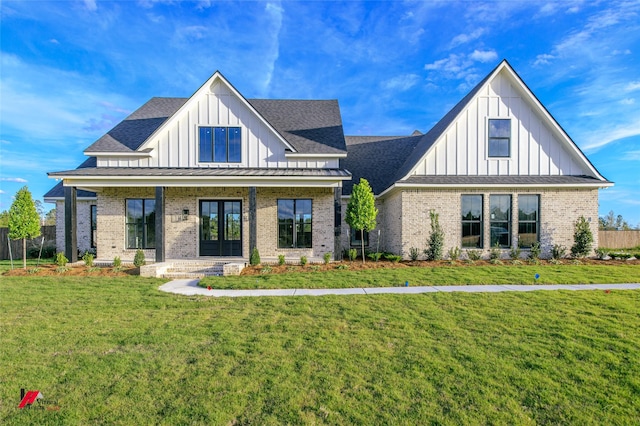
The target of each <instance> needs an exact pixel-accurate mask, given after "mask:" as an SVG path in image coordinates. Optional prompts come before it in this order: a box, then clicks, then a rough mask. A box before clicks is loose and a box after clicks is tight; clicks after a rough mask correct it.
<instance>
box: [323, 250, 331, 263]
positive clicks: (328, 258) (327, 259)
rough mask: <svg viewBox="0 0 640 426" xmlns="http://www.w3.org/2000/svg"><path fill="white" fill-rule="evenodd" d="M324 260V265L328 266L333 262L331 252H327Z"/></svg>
mask: <svg viewBox="0 0 640 426" xmlns="http://www.w3.org/2000/svg"><path fill="white" fill-rule="evenodd" d="M322 260H324V264H325V265H328V264H329V262H331V252H327V253H325V254H324V255H323V256H322Z"/></svg>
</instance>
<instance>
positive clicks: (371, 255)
mask: <svg viewBox="0 0 640 426" xmlns="http://www.w3.org/2000/svg"><path fill="white" fill-rule="evenodd" d="M367 257H368V258H369V259H371V260H373V261H374V262H377V261H378V260H380V257H382V253H380V252H376V253H369V254H368V255H367Z"/></svg>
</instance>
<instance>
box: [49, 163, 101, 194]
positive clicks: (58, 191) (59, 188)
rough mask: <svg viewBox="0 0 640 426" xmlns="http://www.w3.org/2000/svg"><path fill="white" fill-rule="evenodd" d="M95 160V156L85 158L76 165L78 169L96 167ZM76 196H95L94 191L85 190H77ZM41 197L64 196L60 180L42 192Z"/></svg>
mask: <svg viewBox="0 0 640 426" xmlns="http://www.w3.org/2000/svg"><path fill="white" fill-rule="evenodd" d="M96 163H97V160H96V158H95V157H89V158H87V159H86V160H85V161H84V162H83V163H82V164H80V165H79V166H78V169H84V168H91V167H96ZM76 195H77V197H78V198H95V197H96V193H95V192H91V191H85V190H82V189H80V190H78V192H77V194H76ZM43 198H64V186H63V185H62V182H58V183H57V184H56V185H55V186H54V187H53V188H51V189H50V190H49V191H48V192H47V193H46V194H44V197H43Z"/></svg>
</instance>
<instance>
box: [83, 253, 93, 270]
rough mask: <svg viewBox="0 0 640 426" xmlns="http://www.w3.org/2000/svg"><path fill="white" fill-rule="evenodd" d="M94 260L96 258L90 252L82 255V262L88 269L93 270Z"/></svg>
mask: <svg viewBox="0 0 640 426" xmlns="http://www.w3.org/2000/svg"><path fill="white" fill-rule="evenodd" d="M94 258H95V256H94V255H93V253H91V252H90V251H85V252H84V254H83V255H82V261H83V262H84V264H85V266H87V267H88V268H91V267H92V266H93V259H94Z"/></svg>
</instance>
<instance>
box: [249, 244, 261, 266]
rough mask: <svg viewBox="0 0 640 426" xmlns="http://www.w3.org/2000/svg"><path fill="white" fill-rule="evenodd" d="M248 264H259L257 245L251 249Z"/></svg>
mask: <svg viewBox="0 0 640 426" xmlns="http://www.w3.org/2000/svg"><path fill="white" fill-rule="evenodd" d="M249 264H250V265H251V266H256V265H259V264H260V253H259V252H258V247H254V248H253V250H252V251H251V256H250V257H249Z"/></svg>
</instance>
